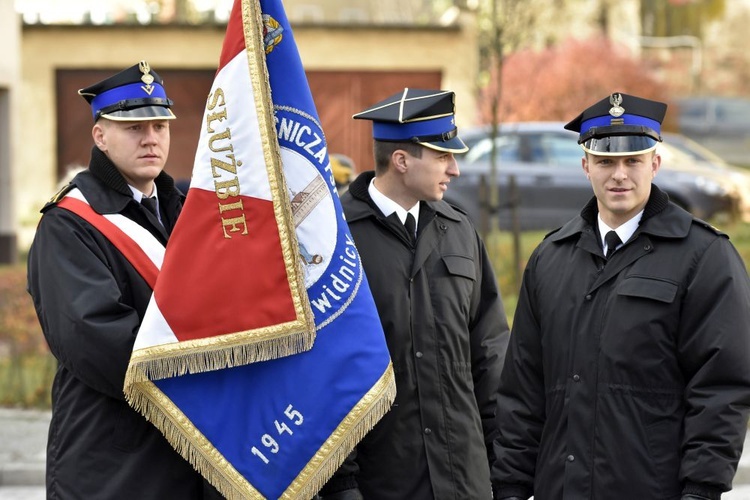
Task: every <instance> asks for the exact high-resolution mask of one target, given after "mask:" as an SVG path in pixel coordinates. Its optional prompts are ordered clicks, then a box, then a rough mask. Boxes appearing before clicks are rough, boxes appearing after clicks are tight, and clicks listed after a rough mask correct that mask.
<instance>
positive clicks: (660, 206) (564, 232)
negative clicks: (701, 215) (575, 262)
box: [547, 184, 693, 241]
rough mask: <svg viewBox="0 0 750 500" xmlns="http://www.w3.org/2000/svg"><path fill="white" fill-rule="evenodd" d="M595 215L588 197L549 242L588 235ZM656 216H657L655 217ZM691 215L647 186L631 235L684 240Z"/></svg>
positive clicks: (654, 187) (593, 223)
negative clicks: (587, 200) (633, 232)
mask: <svg viewBox="0 0 750 500" xmlns="http://www.w3.org/2000/svg"><path fill="white" fill-rule="evenodd" d="M598 213H599V210H598V208H597V203H596V197H592V198H591V199H590V200H589V202H588V203H587V204H586V206H584V207H583V210H581V213H580V215H578V216H577V217H575V218H573V219H572V220H570V221H569V222H568V223H566V224H565V225H564V226H562V227H561V228H560V229H558V230H556V231H553V232H552V233H550V234H548V235H547V238H549V239H550V240H551V241H562V240H565V239H567V238H571V237H574V236H577V235H579V234H580V233H582V232H590V231H592V230H593V229H592V228H593V227H594V226H595V224H596V217H597V215H598ZM656 215H659V217H656ZM692 221H693V216H692V215H691V214H689V213H688V212H686V211H685V210H683V209H681V208H680V207H678V206H676V205H674V204H671V203H669V196H668V195H667V193H665V192H664V191H662V190H661V189H659V188H658V187H657V186H656V185H654V184H652V185H651V196H649V199H648V202H647V203H646V207H645V209H644V210H643V217H642V218H641V223H640V225H639V226H638V229H637V230H636V232H635V234H634V235H633V236H632V237H631V240H632V239H634V238H635V237H636V236H638V235H639V234H641V233H643V234H650V235H652V236H658V237H661V238H684V237H686V236H687V234H688V231H690V224H691V223H692Z"/></svg>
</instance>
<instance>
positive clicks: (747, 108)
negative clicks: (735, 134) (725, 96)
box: [716, 99, 750, 127]
mask: <svg viewBox="0 0 750 500" xmlns="http://www.w3.org/2000/svg"><path fill="white" fill-rule="evenodd" d="M748 117H750V101H744V100H740V99H735V100H731V101H719V102H717V103H716V120H717V121H719V122H723V123H726V124H737V125H745V127H747V125H748V123H750V118H748Z"/></svg>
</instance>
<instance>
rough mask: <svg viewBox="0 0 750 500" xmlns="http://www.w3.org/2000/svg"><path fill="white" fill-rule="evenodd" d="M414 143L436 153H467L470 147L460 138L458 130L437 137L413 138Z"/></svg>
mask: <svg viewBox="0 0 750 500" xmlns="http://www.w3.org/2000/svg"><path fill="white" fill-rule="evenodd" d="M411 140H412V141H413V142H416V143H417V144H421V145H422V146H424V147H426V148H430V149H434V150H436V151H446V152H449V153H465V152H467V151H468V150H469V147H468V146H467V145H466V144H464V141H462V140H461V138H460V137H458V129H455V128H454V129H452V130H449V131H448V132H444V133H442V134H435V135H423V136H417V137H412V139H411Z"/></svg>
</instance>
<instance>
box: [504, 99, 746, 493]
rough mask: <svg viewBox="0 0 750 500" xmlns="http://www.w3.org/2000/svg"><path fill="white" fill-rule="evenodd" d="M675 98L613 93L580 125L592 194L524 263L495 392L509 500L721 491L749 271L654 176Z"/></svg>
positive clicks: (742, 349)
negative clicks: (663, 130)
mask: <svg viewBox="0 0 750 500" xmlns="http://www.w3.org/2000/svg"><path fill="white" fill-rule="evenodd" d="M666 109H667V106H666V105H665V104H664V103H660V102H655V101H651V100H648V99H642V98H639V97H636V96H631V95H627V94H622V93H619V92H616V93H613V94H611V95H610V96H607V97H605V98H604V99H602V100H601V101H599V102H597V103H595V104H594V105H593V106H591V107H589V108H588V109H586V110H585V111H584V112H583V113H581V114H580V115H579V116H578V117H576V118H575V119H574V120H572V121H571V122H570V123H568V124H567V125H566V126H565V128H567V129H569V130H574V131H576V132H579V134H580V135H579V139H578V142H579V144H580V145H581V147H582V149H583V152H584V155H583V159H582V166H583V171H584V173H585V175H586V176H587V177H588V178H589V179H590V181H591V186H592V188H593V190H594V197H593V198H592V199H591V201H590V202H589V203H588V204H587V205H586V206H585V207H584V208H583V210H582V211H581V214H580V215H579V216H577V217H576V218H574V219H573V220H571V221H570V222H568V223H567V224H565V225H564V226H563V227H561V228H560V229H558V230H556V231H554V232H552V233H550V234H549V235H547V237H546V238H545V239H544V241H543V242H542V243H541V244H540V245H539V246H538V247H537V248H536V249H535V251H534V252H533V254H532V256H531V258H530V259H529V262H528V265H527V267H526V271H525V273H524V278H523V284H522V288H521V293H520V296H519V301H518V307H517V309H516V314H515V318H514V321H513V334H512V335H511V340H510V345H509V347H508V355H507V357H506V362H505V368H504V370H503V373H502V378H501V384H500V396H499V399H498V425H499V435H498V437H497V439H496V440H495V453H496V456H497V459H496V461H495V464H494V466H493V468H492V482H493V487H494V490H495V498H496V499H526V498H529V497H530V496H532V495H533V496H534V498H538V499H558V498H575V499H601V498H606V499H613V500H617V499H623V500H625V499H628V500H629V499H634V498H638V499H667V498H670V499H671V498H674V499H682V500H688V499H691V500H706V499H710V500H718V499H719V498H720V497H721V494H722V492H725V491H728V490H729V489H731V487H732V479H733V477H734V473H735V470H736V468H737V463H738V461H739V458H740V454H741V452H742V446H743V441H744V437H745V431H746V429H747V417H748V408H750V363H749V362H748V361H750V360H749V359H748V357H749V355H750V280H748V275H747V271H746V268H745V264H744V263H743V262H742V259H741V258H740V256H739V255H738V254H737V252H736V250H735V248H734V247H733V246H732V244H731V243H730V242H729V238H728V237H727V235H725V234H723V233H721V232H719V231H718V230H717V229H715V228H713V227H712V226H710V225H709V224H707V223H705V222H703V221H701V220H698V219H696V218H694V217H693V216H692V215H690V214H689V213H687V212H686V211H684V210H683V209H681V208H679V207H678V206H676V205H674V204H672V203H671V202H670V201H669V199H668V197H667V195H666V194H664V193H663V192H662V191H660V190H659V188H657V187H656V186H654V185H653V184H652V180H653V178H654V176H655V175H656V174H657V172H658V170H659V166H660V164H661V158H660V156H659V154H658V150H657V145H658V143H659V142H660V141H661V122H662V121H663V119H664V116H665V113H666Z"/></svg>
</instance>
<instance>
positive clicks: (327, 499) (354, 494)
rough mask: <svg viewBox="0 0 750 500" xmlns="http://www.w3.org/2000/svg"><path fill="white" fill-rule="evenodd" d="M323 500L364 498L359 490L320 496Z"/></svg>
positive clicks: (362, 499) (360, 499) (361, 499)
mask: <svg viewBox="0 0 750 500" xmlns="http://www.w3.org/2000/svg"><path fill="white" fill-rule="evenodd" d="M320 498H322V499H323V500H364V498H365V497H363V496H362V493H361V492H360V491H359V488H354V489H351V490H341V491H337V492H336V493H330V494H328V495H321V497H320Z"/></svg>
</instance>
